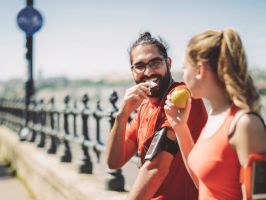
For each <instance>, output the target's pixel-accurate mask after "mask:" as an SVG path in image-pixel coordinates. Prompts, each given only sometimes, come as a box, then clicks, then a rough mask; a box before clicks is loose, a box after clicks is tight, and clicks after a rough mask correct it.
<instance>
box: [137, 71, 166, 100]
mask: <svg viewBox="0 0 266 200" xmlns="http://www.w3.org/2000/svg"><path fill="white" fill-rule="evenodd" d="M152 78H156V79H158V80H159V82H158V85H157V86H155V87H153V88H151V95H148V97H162V96H163V95H164V93H165V92H166V90H167V88H168V85H169V82H170V80H171V73H170V70H169V68H167V71H166V73H165V75H164V76H160V75H157V74H153V75H151V76H143V77H141V79H140V80H139V81H137V80H135V82H136V83H137V84H138V83H141V82H146V81H147V80H149V79H152Z"/></svg>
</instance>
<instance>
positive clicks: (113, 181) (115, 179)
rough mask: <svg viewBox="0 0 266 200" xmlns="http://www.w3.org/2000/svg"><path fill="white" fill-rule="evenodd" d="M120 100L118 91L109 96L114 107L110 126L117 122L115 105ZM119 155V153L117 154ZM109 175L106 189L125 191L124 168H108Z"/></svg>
mask: <svg viewBox="0 0 266 200" xmlns="http://www.w3.org/2000/svg"><path fill="white" fill-rule="evenodd" d="M117 100H118V95H117V92H115V91H114V92H113V93H112V94H111V96H110V98H109V101H110V103H111V104H112V106H113V108H112V110H111V112H110V116H109V117H110V119H109V122H110V126H111V128H112V127H113V125H114V122H115V115H116V113H117V111H118V108H117V106H116V105H115V104H116V102H117ZM117 156H119V155H117ZM107 173H108V174H107V176H106V178H105V189H107V190H113V191H125V189H124V185H125V178H124V176H123V174H122V169H116V170H112V169H108V171H107Z"/></svg>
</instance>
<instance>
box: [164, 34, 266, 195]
mask: <svg viewBox="0 0 266 200" xmlns="http://www.w3.org/2000/svg"><path fill="white" fill-rule="evenodd" d="M184 65H185V67H184V77H183V78H184V81H185V83H186V84H187V87H188V88H189V90H190V92H191V96H192V98H196V99H197V98H204V99H205V100H206V101H207V102H208V103H209V105H210V111H209V115H208V120H207V122H206V124H205V127H204V128H203V130H202V132H201V135H200V138H199V140H198V141H197V142H196V144H194V142H193V140H192V138H191V133H190V132H189V129H188V127H187V123H186V122H187V119H188V114H189V112H190V107H191V104H190V101H189V102H188V103H187V106H186V108H185V109H178V108H177V107H175V106H174V105H173V103H172V102H171V100H170V96H168V99H167V101H166V104H165V107H164V108H165V112H166V115H167V117H168V120H169V122H170V123H171V126H172V127H173V129H174V131H175V134H176V136H177V139H178V142H179V146H180V149H181V152H182V156H183V159H184V161H185V163H186V167H187V169H188V171H189V173H190V175H191V177H192V179H193V181H194V183H195V185H196V186H197V187H198V188H199V199H204V200H206V199H219V200H221V199H226V200H234V199H236V200H237V199H242V198H243V195H242V192H241V185H240V183H239V174H240V169H241V167H243V166H245V165H246V164H247V162H248V157H249V155H250V154H251V153H254V152H256V153H265V152H266V131H265V127H264V124H263V122H262V119H261V118H260V117H259V115H258V114H259V111H260V107H261V106H260V103H259V94H258V93H257V91H256V89H255V87H254V84H253V81H252V79H251V77H250V75H249V74H248V71H247V60H246V56H245V52H244V48H243V45H242V42H241V39H240V37H239V35H238V34H237V32H236V31H235V30H232V29H226V30H225V31H223V32H219V31H212V30H208V31H205V32H202V33H199V34H197V35H195V36H194V37H193V38H192V39H191V40H190V42H189V44H188V46H187V49H186V55H185V59H184ZM199 117H200V116H199ZM184 133H185V134H184Z"/></svg>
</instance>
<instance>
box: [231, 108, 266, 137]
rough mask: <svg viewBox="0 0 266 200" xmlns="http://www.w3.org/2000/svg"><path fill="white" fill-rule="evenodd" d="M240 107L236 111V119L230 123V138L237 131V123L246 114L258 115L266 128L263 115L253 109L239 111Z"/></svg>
mask: <svg viewBox="0 0 266 200" xmlns="http://www.w3.org/2000/svg"><path fill="white" fill-rule="evenodd" d="M238 110H239V109H237V110H236V112H235V113H234V114H235V116H234V119H233V121H232V123H231V125H230V129H229V135H228V138H229V139H230V138H232V137H233V135H234V133H235V130H236V126H237V123H238V122H239V120H240V119H241V118H242V117H243V116H244V115H256V116H257V117H258V118H259V119H260V121H261V123H262V124H263V126H264V128H265V129H266V126H265V122H264V120H263V118H262V117H261V115H260V114H258V113H257V112H253V111H250V112H245V111H239V112H237V111H238Z"/></svg>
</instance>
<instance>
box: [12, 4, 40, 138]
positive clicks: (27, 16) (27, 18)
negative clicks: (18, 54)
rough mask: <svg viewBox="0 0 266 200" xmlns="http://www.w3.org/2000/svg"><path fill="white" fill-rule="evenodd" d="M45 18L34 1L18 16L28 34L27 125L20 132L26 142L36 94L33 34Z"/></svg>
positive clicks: (18, 21)
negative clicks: (31, 102)
mask: <svg viewBox="0 0 266 200" xmlns="http://www.w3.org/2000/svg"><path fill="white" fill-rule="evenodd" d="M42 23H43V18H42V15H41V14H40V13H39V11H38V10H36V9H35V8H33V0H26V7H25V8H23V9H22V10H20V12H19V13H18V15H17V24H18V26H19V28H20V29H21V30H22V31H23V32H24V33H25V34H26V49H27V51H26V59H27V61H28V79H27V81H26V83H25V110H24V118H25V124H24V126H23V127H22V129H21V130H20V132H19V136H20V140H25V139H26V136H27V135H28V133H29V129H28V121H29V115H28V108H29V104H30V99H31V97H32V96H33V94H34V79H33V34H34V33H36V32H37V31H39V30H40V29H41V27H42Z"/></svg>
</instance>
